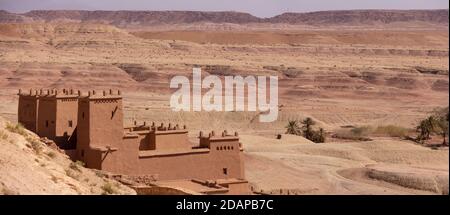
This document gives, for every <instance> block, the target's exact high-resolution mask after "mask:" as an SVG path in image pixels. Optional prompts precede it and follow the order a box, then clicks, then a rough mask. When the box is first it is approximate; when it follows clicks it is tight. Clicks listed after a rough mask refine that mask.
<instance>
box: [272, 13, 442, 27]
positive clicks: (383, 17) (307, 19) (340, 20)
mask: <svg viewBox="0 0 450 215" xmlns="http://www.w3.org/2000/svg"><path fill="white" fill-rule="evenodd" d="M269 21H270V22H272V23H290V24H309V25H321V24H325V25H333V24H356V25H360V24H376V23H379V24H389V23H394V22H429V23H443V24H445V23H447V24H448V10H343V11H319V12H311V13H284V14H281V15H278V16H275V17H272V18H270V19H269Z"/></svg>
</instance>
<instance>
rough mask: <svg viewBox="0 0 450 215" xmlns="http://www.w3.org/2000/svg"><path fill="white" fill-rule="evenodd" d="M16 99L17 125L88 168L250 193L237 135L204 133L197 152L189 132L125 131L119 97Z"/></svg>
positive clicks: (170, 128)
mask: <svg viewBox="0 0 450 215" xmlns="http://www.w3.org/2000/svg"><path fill="white" fill-rule="evenodd" d="M18 95H19V110H18V114H19V117H18V119H19V123H22V124H23V125H24V126H25V127H26V128H27V129H29V130H31V131H34V132H36V134H38V135H39V136H41V137H47V138H49V139H51V140H54V141H55V142H56V143H57V144H58V146H60V148H62V149H65V151H66V153H67V154H68V155H69V156H70V157H71V158H72V159H73V160H80V161H83V162H84V163H85V164H86V167H88V168H94V169H100V170H105V171H108V172H111V173H114V174H120V175H126V176H132V177H147V178H152V179H154V180H155V181H158V183H159V184H171V185H173V184H179V185H180V186H183V185H186V186H190V187H198V186H200V187H203V188H205V189H204V190H213V191H208V192H211V193H215V192H217V193H232V194H237V193H249V192H248V183H247V181H246V180H245V179H244V178H245V177H244V162H243V153H242V150H243V149H242V146H241V144H240V142H239V136H238V134H237V133H234V134H228V132H227V131H223V132H221V133H220V134H216V133H215V132H214V131H212V132H210V133H208V134H204V133H203V132H200V134H199V144H198V145H196V146H195V145H193V143H190V142H189V141H188V130H187V129H186V126H179V125H177V124H176V125H172V124H168V125H164V124H162V123H161V124H155V123H152V124H151V125H147V124H146V123H144V124H142V125H137V123H136V122H135V123H134V126H131V127H124V126H123V125H124V122H123V105H122V96H121V94H120V91H117V92H113V91H112V90H109V91H103V92H101V93H96V92H95V91H89V92H88V93H87V95H82V94H81V92H80V91H78V93H76V94H75V93H74V92H73V90H62V91H61V92H60V93H58V91H57V90H47V91H42V90H39V91H33V90H30V92H27V93H22V92H21V91H19V94H18ZM188 184H190V185H188ZM194 185H195V186H194ZM219 191H220V192H219ZM208 192H206V191H205V192H204V193H208Z"/></svg>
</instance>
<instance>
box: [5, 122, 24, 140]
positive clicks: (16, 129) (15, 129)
mask: <svg viewBox="0 0 450 215" xmlns="http://www.w3.org/2000/svg"><path fill="white" fill-rule="evenodd" d="M6 130H8V131H10V132H13V133H17V134H20V135H22V136H24V137H27V136H28V133H27V131H26V130H25V128H24V127H23V125H21V124H20V123H17V124H15V125H13V124H11V123H8V124H6Z"/></svg>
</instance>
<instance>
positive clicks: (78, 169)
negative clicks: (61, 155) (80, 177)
mask: <svg viewBox="0 0 450 215" xmlns="http://www.w3.org/2000/svg"><path fill="white" fill-rule="evenodd" d="M69 168H70V169H72V170H75V171H78V172H81V169H80V165H79V164H78V163H76V162H72V163H70V164H69Z"/></svg>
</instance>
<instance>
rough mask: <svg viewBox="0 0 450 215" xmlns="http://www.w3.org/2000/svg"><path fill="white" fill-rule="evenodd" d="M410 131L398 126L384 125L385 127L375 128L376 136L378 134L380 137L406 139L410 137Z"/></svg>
mask: <svg viewBox="0 0 450 215" xmlns="http://www.w3.org/2000/svg"><path fill="white" fill-rule="evenodd" d="M409 131H410V129H407V128H404V127H401V126H396V125H384V126H378V127H377V128H375V130H374V131H373V133H374V134H378V135H384V136H389V137H401V138H403V137H405V136H406V135H408V133H409Z"/></svg>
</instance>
